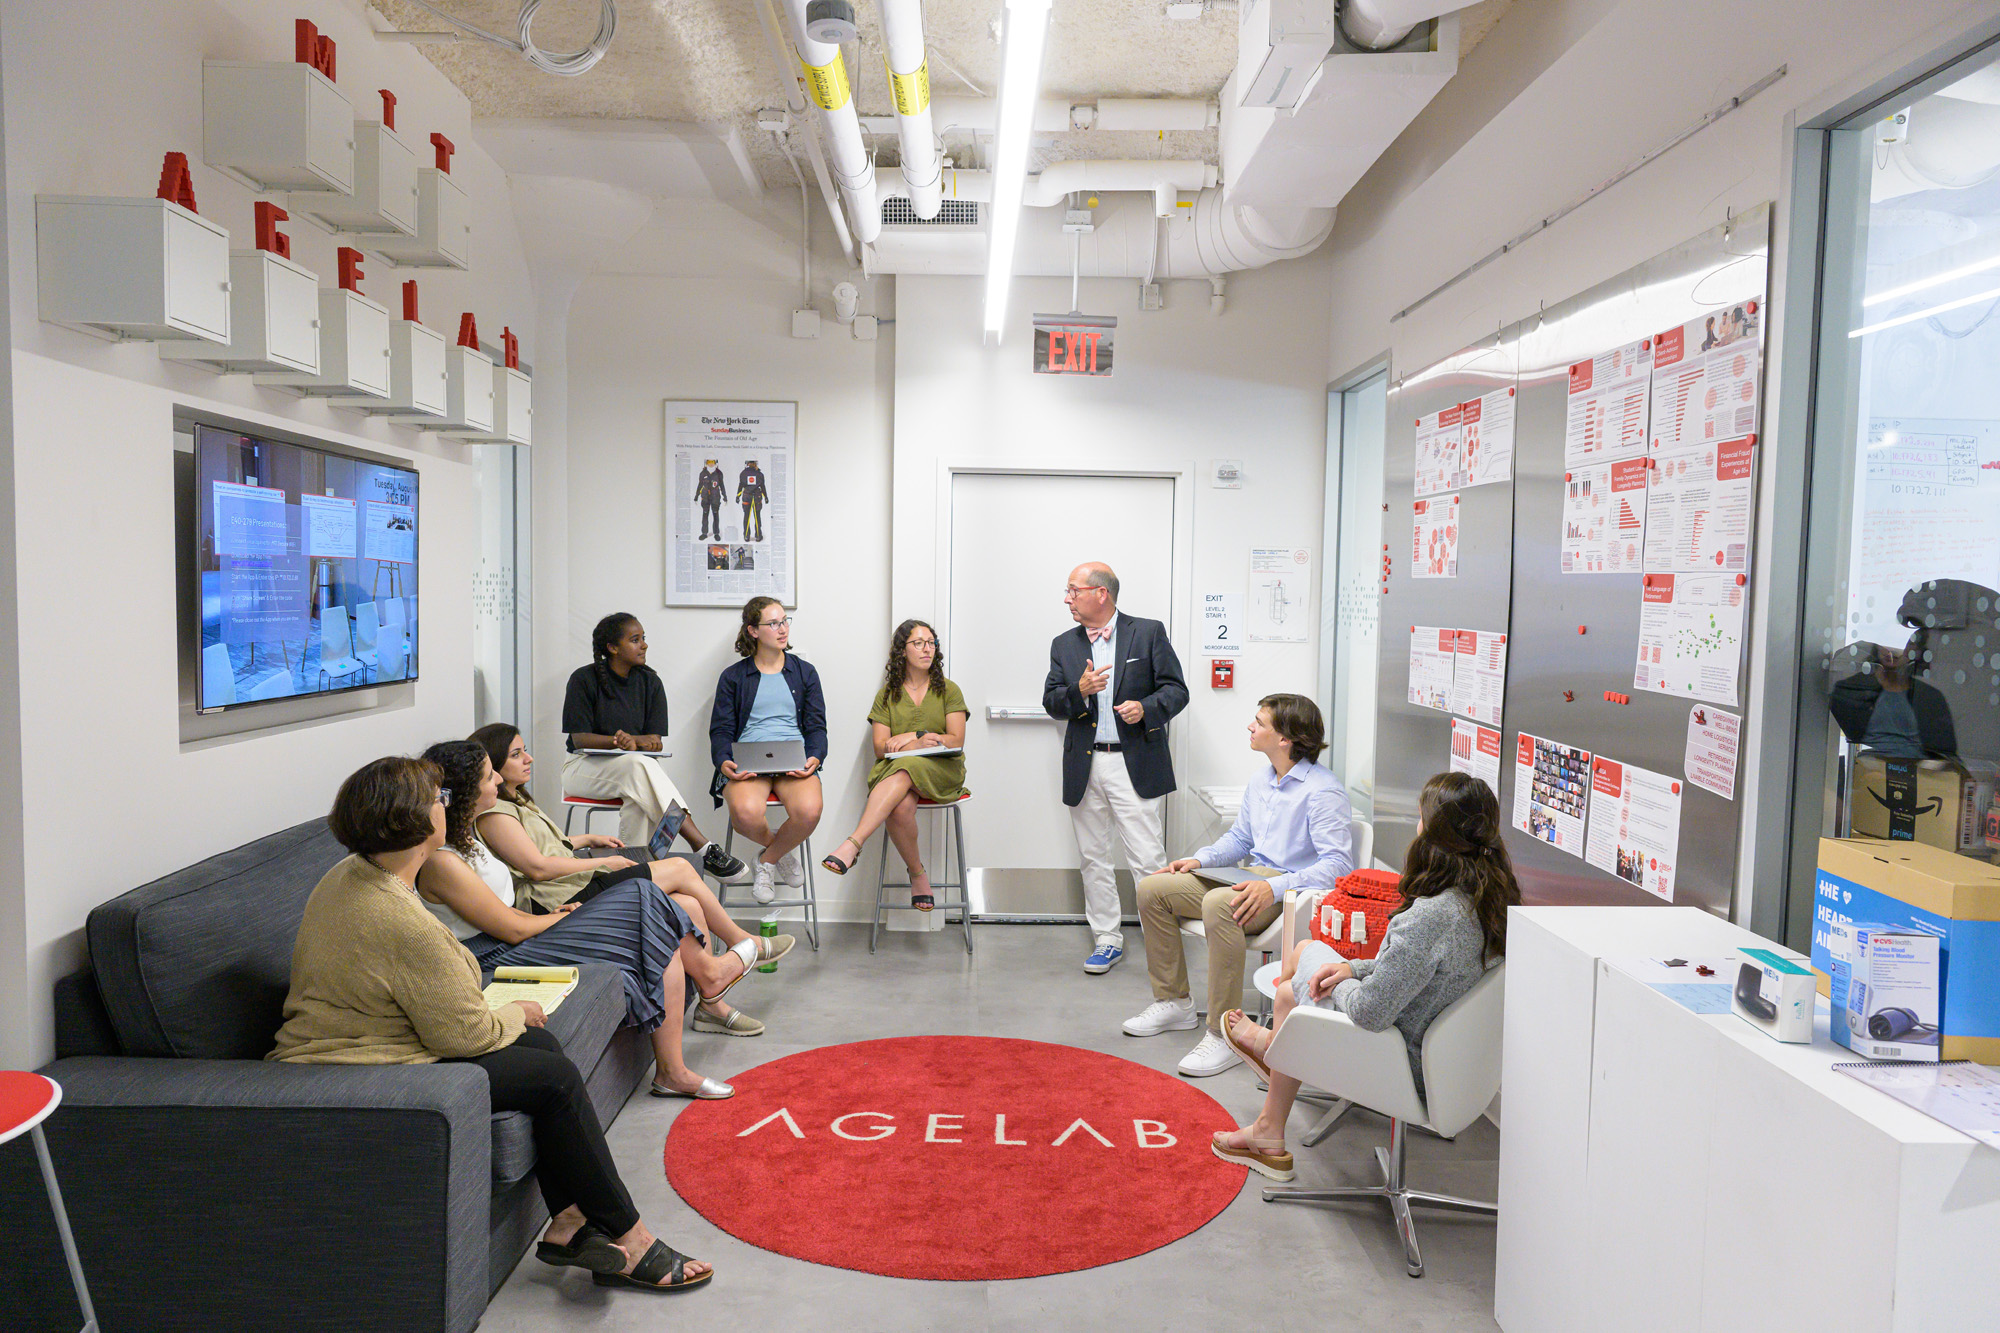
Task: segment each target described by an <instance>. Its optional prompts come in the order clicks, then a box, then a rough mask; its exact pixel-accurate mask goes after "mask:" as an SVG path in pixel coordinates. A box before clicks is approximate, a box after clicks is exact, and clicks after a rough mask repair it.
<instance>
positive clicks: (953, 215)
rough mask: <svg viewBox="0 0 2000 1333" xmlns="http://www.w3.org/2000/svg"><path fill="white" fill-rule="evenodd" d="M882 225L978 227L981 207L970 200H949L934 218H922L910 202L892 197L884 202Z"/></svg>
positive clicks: (899, 197)
mask: <svg viewBox="0 0 2000 1333" xmlns="http://www.w3.org/2000/svg"><path fill="white" fill-rule="evenodd" d="M882 225H883V226H885V227H977V226H978V225H979V205H978V204H977V203H974V202H973V201H972V200H970V199H947V200H945V201H944V206H943V207H942V208H940V209H938V215H937V216H936V217H934V218H920V217H918V216H917V215H916V213H915V212H914V211H912V210H911V208H910V201H909V200H908V199H905V198H904V197H903V196H901V195H890V196H888V197H887V198H885V199H884V200H883V201H882Z"/></svg>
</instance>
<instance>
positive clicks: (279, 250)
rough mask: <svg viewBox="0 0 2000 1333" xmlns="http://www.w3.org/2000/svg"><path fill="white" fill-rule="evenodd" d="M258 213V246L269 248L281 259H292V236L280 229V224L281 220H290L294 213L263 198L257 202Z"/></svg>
mask: <svg viewBox="0 0 2000 1333" xmlns="http://www.w3.org/2000/svg"><path fill="white" fill-rule="evenodd" d="M256 214H257V248H258V249H259V250H269V251H270V252H271V253H272V254H274V255H277V256H278V257H279V258H280V259H290V258H291V257H292V238H291V237H289V236H287V235H285V233H283V232H281V231H279V230H278V224H279V223H280V222H289V221H290V220H291V216H292V215H291V214H289V213H287V212H286V211H285V210H284V209H282V208H279V207H278V206H277V205H276V204H267V203H265V202H264V201H262V200H261V199H260V200H258V202H257V207H256Z"/></svg>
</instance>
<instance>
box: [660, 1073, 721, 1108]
mask: <svg viewBox="0 0 2000 1333" xmlns="http://www.w3.org/2000/svg"><path fill="white" fill-rule="evenodd" d="M647 1091H649V1092H651V1093H652V1094H653V1095H654V1096H655V1097H686V1098H687V1099H689V1100H690V1101H697V1102H719V1101H722V1100H724V1099H726V1098H729V1097H734V1096H735V1095H736V1089H734V1088H732V1087H730V1086H729V1085H728V1084H727V1083H718V1082H716V1081H715V1080H714V1079H712V1078H705V1079H703V1080H702V1081H701V1086H700V1087H699V1088H696V1089H695V1090H694V1091H693V1092H681V1091H679V1090H678V1089H675V1088H663V1087H661V1086H660V1085H659V1083H658V1082H657V1081H656V1082H655V1083H654V1084H653V1086H652V1087H651V1088H649V1089H647Z"/></svg>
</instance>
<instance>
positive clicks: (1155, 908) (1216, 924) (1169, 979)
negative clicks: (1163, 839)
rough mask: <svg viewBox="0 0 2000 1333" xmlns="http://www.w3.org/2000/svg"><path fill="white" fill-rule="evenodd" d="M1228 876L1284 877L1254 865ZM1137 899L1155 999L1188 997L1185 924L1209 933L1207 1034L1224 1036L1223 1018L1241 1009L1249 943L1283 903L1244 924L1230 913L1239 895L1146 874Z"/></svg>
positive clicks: (1193, 879) (1194, 878) (1192, 879)
mask: <svg viewBox="0 0 2000 1333" xmlns="http://www.w3.org/2000/svg"><path fill="white" fill-rule="evenodd" d="M1230 873H1231V874H1234V875H1238V876H1240V877H1241V879H1240V880H1239V881H1238V882H1243V881H1247V880H1249V879H1251V878H1252V877H1255V878H1259V879H1275V878H1277V877H1278V876H1279V875H1282V874H1284V873H1285V872H1284V871H1282V870H1280V869H1278V868H1276V867H1275V866H1250V867H1247V868H1244V869H1241V870H1233V871H1231V872H1230ZM1138 896H1139V924H1140V926H1141V928H1142V929H1143V930H1144V932H1145V937H1146V971H1147V972H1148V973H1149V974H1150V975H1151V976H1152V979H1153V998H1154V999H1155V1000H1186V999H1187V998H1188V975H1187V955H1186V951H1185V950H1184V949H1183V948H1182V943H1181V922H1183V921H1195V920H1199V921H1200V922H1202V924H1203V927H1204V928H1205V929H1206V930H1207V932H1208V1030H1209V1031H1210V1032H1213V1033H1220V1032H1221V1031H1222V1016H1223V1014H1225V1013H1227V1012H1228V1011H1229V1010H1231V1009H1240V1008H1242V1007H1243V951H1244V948H1245V947H1246V946H1245V940H1246V939H1247V938H1248V937H1249V936H1252V935H1256V934H1259V933H1261V932H1263V931H1265V930H1268V929H1269V928H1270V925H1271V923H1272V922H1273V921H1276V920H1277V919H1278V915H1279V914H1280V913H1281V912H1283V911H1284V910H1285V907H1284V903H1283V901H1281V900H1274V901H1273V902H1272V903H1271V905H1270V906H1268V907H1266V908H1265V909H1264V910H1263V911H1261V912H1259V913H1257V914H1256V915H1254V916H1252V917H1251V918H1250V920H1249V922H1248V923H1247V925H1244V924H1239V923H1238V922H1237V920H1236V918H1235V917H1233V916H1231V915H1230V913H1229V908H1230V904H1231V902H1232V901H1234V899H1235V897H1236V890H1235V889H1234V888H1230V887H1226V886H1221V885H1216V884H1212V883H1210V882H1209V881H1208V880H1206V879H1203V878H1202V877H1201V876H1199V875H1194V874H1184V875H1171V874H1170V875H1148V876H1146V877H1145V878H1144V879H1142V880H1140V881H1139V895H1138ZM1188 1026H1189V1027H1193V1026H1194V1024H1193V1023H1189V1024H1188Z"/></svg>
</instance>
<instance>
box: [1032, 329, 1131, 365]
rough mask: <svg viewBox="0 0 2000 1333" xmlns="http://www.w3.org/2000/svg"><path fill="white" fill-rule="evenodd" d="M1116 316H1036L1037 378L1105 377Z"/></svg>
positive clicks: (1109, 359) (1109, 362)
mask: <svg viewBox="0 0 2000 1333" xmlns="http://www.w3.org/2000/svg"><path fill="white" fill-rule="evenodd" d="M1117 331H1118V317H1117V316H1116V315H1036V316H1035V373H1036V374H1037V375H1109V374H1110V373H1111V339H1112V336H1113V335H1114V334H1115V333H1116V332H1117Z"/></svg>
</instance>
